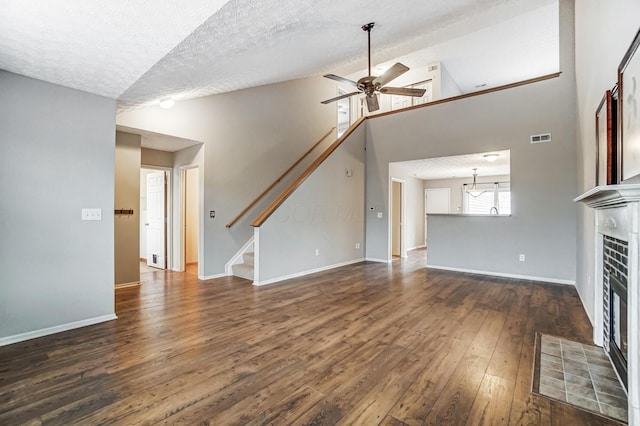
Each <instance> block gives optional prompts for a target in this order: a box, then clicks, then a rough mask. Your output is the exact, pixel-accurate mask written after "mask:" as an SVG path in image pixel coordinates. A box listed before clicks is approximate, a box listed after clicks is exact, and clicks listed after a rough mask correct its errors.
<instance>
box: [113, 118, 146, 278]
mask: <svg viewBox="0 0 640 426" xmlns="http://www.w3.org/2000/svg"><path fill="white" fill-rule="evenodd" d="M115 182H116V183H115V208H116V209H118V210H120V209H125V210H127V209H132V210H133V214H130V215H129V214H126V215H121V214H118V215H115V217H114V228H115V234H114V235H115V238H114V244H115V283H116V285H118V284H132V283H138V282H139V281H140V260H139V259H140V258H139V254H140V209H139V206H140V136H139V135H132V134H131V133H125V132H118V131H116V151H115ZM145 257H146V255H145Z"/></svg>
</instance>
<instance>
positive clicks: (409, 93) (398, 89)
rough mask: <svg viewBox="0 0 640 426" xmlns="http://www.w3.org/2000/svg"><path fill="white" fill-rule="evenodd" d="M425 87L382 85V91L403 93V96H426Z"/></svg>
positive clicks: (391, 93) (396, 93)
mask: <svg viewBox="0 0 640 426" xmlns="http://www.w3.org/2000/svg"><path fill="white" fill-rule="evenodd" d="M424 92H426V90H425V89H409V88H407V87H382V88H381V89H380V93H385V94H387V95H402V96H417V97H422V96H424Z"/></svg>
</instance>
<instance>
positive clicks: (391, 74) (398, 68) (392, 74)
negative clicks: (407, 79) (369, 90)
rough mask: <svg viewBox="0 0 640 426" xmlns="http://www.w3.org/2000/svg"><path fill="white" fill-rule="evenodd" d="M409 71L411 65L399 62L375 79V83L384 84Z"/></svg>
mask: <svg viewBox="0 0 640 426" xmlns="http://www.w3.org/2000/svg"><path fill="white" fill-rule="evenodd" d="M407 71H409V67H407V66H406V65H402V64H401V63H400V62H397V63H396V64H395V65H393V66H392V67H391V68H389V69H388V70H386V71H385V72H384V74H382V75H381V76H380V77H378V78H376V79H375V80H373V84H379V85H380V86H384V85H385V84H387V83H388V82H390V81H391V80H393V79H394V78H396V77H400V76H401V75H402V74H404V73H405V72H407Z"/></svg>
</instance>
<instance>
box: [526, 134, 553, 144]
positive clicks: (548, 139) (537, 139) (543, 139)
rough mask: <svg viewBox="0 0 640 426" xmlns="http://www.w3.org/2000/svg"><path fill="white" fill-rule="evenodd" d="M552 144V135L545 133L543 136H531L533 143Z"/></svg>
mask: <svg viewBox="0 0 640 426" xmlns="http://www.w3.org/2000/svg"><path fill="white" fill-rule="evenodd" d="M544 142H551V133H543V134H541V135H531V143H544Z"/></svg>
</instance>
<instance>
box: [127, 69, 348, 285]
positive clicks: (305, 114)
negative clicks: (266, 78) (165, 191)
mask: <svg viewBox="0 0 640 426" xmlns="http://www.w3.org/2000/svg"><path fill="white" fill-rule="evenodd" d="M335 90H336V89H335V84H334V83H333V82H331V81H330V80H328V79H326V78H321V77H317V78H310V79H303V80H295V81H289V82H285V83H280V84H274V85H269V86H262V87H257V88H252V89H247V90H241V91H237V92H232V93H226V94H221V95H214V96H208V97H203V98H198V99H192V100H189V101H182V102H177V103H176V105H175V106H174V107H173V108H171V109H169V110H164V109H162V108H147V109H143V110H134V111H129V112H123V113H120V114H118V116H117V119H116V120H117V122H118V124H120V125H123V126H127V127H131V128H135V129H143V130H150V131H153V132H156V133H160V134H166V135H172V136H178V137H182V138H186V139H191V140H197V141H203V142H204V156H203V164H202V166H201V167H200V175H201V179H202V181H203V188H204V199H203V202H202V203H201V204H200V207H201V210H202V211H206V212H208V211H209V210H215V211H216V218H215V219H209V218H208V216H207V218H206V219H203V222H204V223H203V227H202V228H201V229H202V232H201V235H202V236H203V241H202V243H201V245H202V246H203V247H204V251H201V253H202V256H203V259H202V261H203V262H202V263H203V265H201V266H200V268H201V269H200V270H201V272H202V274H203V275H204V276H215V275H217V274H223V273H224V265H225V263H226V262H227V261H228V260H229V259H230V258H231V257H232V256H233V254H234V253H235V252H236V251H237V250H238V249H239V248H240V247H242V245H243V244H244V243H246V242H247V241H248V240H249V238H250V237H251V235H252V234H253V229H252V228H251V227H250V226H249V224H250V223H251V221H252V220H253V219H254V218H255V217H246V218H245V219H243V220H242V221H241V222H239V223H238V224H236V225H235V226H234V227H233V228H231V229H228V228H226V227H225V224H226V223H228V222H229V221H230V220H231V219H232V218H233V217H234V216H235V215H237V214H238V213H239V212H240V211H241V210H242V209H243V208H244V207H245V206H246V205H247V204H248V203H249V202H250V201H251V200H253V199H254V198H255V197H256V196H257V195H258V194H260V193H261V192H262V190H264V189H265V187H266V186H268V185H269V184H270V183H271V182H273V181H274V180H275V179H276V178H277V177H278V176H279V175H280V174H281V173H282V172H284V171H285V170H286V169H287V168H288V167H289V166H290V165H291V164H292V163H293V162H294V161H295V160H296V159H297V158H298V157H300V156H301V155H302V154H303V153H304V152H305V151H306V150H308V149H309V148H310V147H311V146H312V145H313V144H314V143H315V142H316V141H317V140H318V139H319V138H320V137H321V136H322V135H324V134H325V133H326V132H327V131H329V130H330V129H331V128H332V127H334V126H335V125H336V106H335V105H322V104H321V103H320V101H321V100H322V99H327V98H330V97H333V96H335V94H334V93H335ZM202 246H201V248H202Z"/></svg>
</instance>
